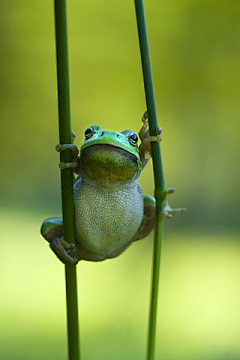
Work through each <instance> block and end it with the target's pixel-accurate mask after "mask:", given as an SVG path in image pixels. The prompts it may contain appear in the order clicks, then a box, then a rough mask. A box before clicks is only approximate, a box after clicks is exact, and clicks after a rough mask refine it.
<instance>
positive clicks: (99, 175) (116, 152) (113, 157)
mask: <svg viewBox="0 0 240 360" xmlns="http://www.w3.org/2000/svg"><path fill="white" fill-rule="evenodd" d="M138 161H139V160H138V158H137V156H136V155H134V154H132V153H130V152H128V151H127V150H124V149H122V148H120V147H117V146H115V145H114V146H113V145H109V144H95V145H91V146H88V147H86V148H84V149H83V150H82V152H81V157H80V169H81V173H82V174H85V175H87V177H89V178H91V179H92V180H94V181H97V182H103V181H106V182H125V181H128V180H131V179H132V178H137V177H138V176H139V172H140V171H139V164H138Z"/></svg>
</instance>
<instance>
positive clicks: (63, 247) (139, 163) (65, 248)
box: [41, 112, 186, 265]
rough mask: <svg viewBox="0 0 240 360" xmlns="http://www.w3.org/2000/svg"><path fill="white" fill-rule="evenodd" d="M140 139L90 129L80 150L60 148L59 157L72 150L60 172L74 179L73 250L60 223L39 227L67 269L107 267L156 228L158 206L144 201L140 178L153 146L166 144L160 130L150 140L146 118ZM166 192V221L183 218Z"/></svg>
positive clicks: (146, 197) (151, 200) (146, 198)
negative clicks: (91, 264) (98, 264)
mask: <svg viewBox="0 0 240 360" xmlns="http://www.w3.org/2000/svg"><path fill="white" fill-rule="evenodd" d="M142 121H143V125H142V127H141V129H140V131H139V133H138V135H139V138H140V140H141V143H140V145H138V136H137V134H136V133H135V132H134V131H132V130H124V131H122V132H114V131H106V130H103V129H102V128H101V127H100V126H98V125H91V126H90V127H88V128H87V129H86V131H85V140H84V142H83V144H82V146H81V148H80V155H79V151H78V148H77V147H76V145H75V144H74V138H75V134H74V133H73V132H72V138H71V144H63V145H57V146H56V150H57V151H58V152H61V151H64V150H66V149H71V150H72V154H73V155H72V158H73V159H72V162H70V163H60V165H59V166H60V168H61V171H64V169H66V168H69V167H72V168H73V171H74V174H75V175H76V181H75V183H74V185H73V197H74V213H75V244H74V243H69V242H68V241H66V239H64V236H63V220H62V218H49V219H46V220H44V222H43V223H42V226H41V234H42V236H43V237H44V238H45V239H46V240H47V241H48V242H49V243H50V248H51V249H52V250H53V252H54V253H55V255H56V256H57V257H58V258H59V259H60V260H61V261H62V262H63V263H65V264H67V263H68V264H71V265H76V264H77V263H78V262H79V261H81V260H85V261H94V262H98V261H103V260H107V259H112V258H115V257H117V256H119V255H120V254H122V253H123V252H124V251H125V250H126V249H127V248H128V247H129V246H130V245H131V244H132V243H133V242H135V241H138V240H140V239H143V238H145V237H147V236H148V235H149V234H150V232H151V231H152V229H153V228H154V223H155V210H156V201H155V199H154V198H153V197H151V196H149V195H143V193H142V189H141V186H140V183H139V181H138V178H139V176H140V174H141V171H142V170H143V169H144V168H145V166H146V165H147V163H148V161H149V160H150V159H151V157H152V152H151V142H160V141H161V140H162V137H161V132H162V129H161V128H160V127H157V128H156V135H154V136H150V134H149V126H148V113H147V112H145V113H144V115H143V117H142ZM173 192H174V189H168V190H166V194H165V195H166V198H165V204H164V211H163V216H164V217H165V218H170V217H172V215H173V214H176V213H184V212H185V211H186V209H185V208H178V209H172V208H171V207H170V205H169V203H168V196H169V195H170V194H172V193H173Z"/></svg>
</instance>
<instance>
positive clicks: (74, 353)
mask: <svg viewBox="0 0 240 360" xmlns="http://www.w3.org/2000/svg"><path fill="white" fill-rule="evenodd" d="M54 10H55V33H56V53H57V79H58V114H59V139H60V144H70V143H71V123H70V97H69V74H68V46H67V21H66V2H65V0H55V1H54ZM71 158H72V154H71V151H70V150H66V151H63V152H62V153H61V154H60V160H61V161H62V162H71ZM61 187H62V213H63V228H64V239H65V240H66V241H68V242H71V243H75V235H74V203H73V173H72V169H64V170H61ZM65 278H66V305H67V306H66V308H67V324H68V326H67V327H68V353H69V360H79V330H78V298H77V274H76V266H73V265H70V264H67V265H65Z"/></svg>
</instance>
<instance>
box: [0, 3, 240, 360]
mask: <svg viewBox="0 0 240 360" xmlns="http://www.w3.org/2000/svg"><path fill="white" fill-rule="evenodd" d="M145 10H146V18H147V25H148V35H149V44H150V52H151V60H152V70H153V77H154V87H155V97H156V104H157V113H158V122H159V125H160V126H162V128H163V133H162V136H163V141H162V143H161V150H162V157H163V165H164V174H165V182H166V185H167V186H168V187H175V188H176V193H175V194H174V195H172V199H171V204H172V206H177V207H178V206H184V207H187V208H188V213H187V214H185V215H179V216H176V217H175V218H174V219H172V220H169V221H166V222H165V226H164V246H163V252H162V264H161V281H160V296H159V309H158V326H157V345H156V359H158V360H163V359H164V360H181V359H183V360H188V359H189V360H193V359H194V360H195V359H196V360H200V359H201V360H203V359H204V360H236V359H239V358H240V341H239V336H240V282H239V275H240V261H239V260H240V256H239V255H240V244H239V235H240V232H239V130H240V126H239V116H240V101H239V99H240V46H239V41H240V22H239V18H240V3H239V1H237V0H229V1H224V0H213V1H207V0H195V1H193V0H170V1H169V0H162V1H153V0H146V1H145ZM53 19H54V14H53V3H52V2H51V1H50V2H49V1H41V2H39V1H36V0H32V1H26V0H22V1H18V2H17V1H13V0H3V1H1V12H0V28H1V56H0V67H1V97H0V102H1V132H0V139H1V141H0V146H1V177H0V184H1V186H0V192H1V195H0V204H1V207H0V212H1V216H0V222H1V226H0V236H1V241H0V289H1V290H0V293H1V295H0V312H1V316H0V359H1V360H10V359H11V360H23V359H24V360H30V359H31V360H32V359H34V360H40V359H51V360H53V359H58V360H63V359H66V358H67V346H66V321H65V289H64V268H63V266H62V264H61V263H60V262H59V261H58V260H57V259H56V258H55V257H54V255H53V254H52V253H51V251H50V250H49V248H48V244H47V243H46V242H45V241H44V240H43V238H41V236H40V234H39V228H40V226H41V222H42V221H43V219H44V218H47V217H50V216H61V199H60V177H59V169H58V162H59V157H58V155H57V153H56V152H55V150H54V146H55V145H56V144H57V143H58V118H57V97H56V68H55V48H54V22H53ZM68 35H69V63H70V85H71V115H72V129H73V130H74V131H75V133H76V135H77V138H76V144H77V145H78V146H80V145H81V143H82V142H83V134H84V130H85V129H86V128H87V127H88V126H90V125H92V124H98V125H100V126H101V127H102V128H103V129H109V130H114V131H122V130H124V129H128V128H131V129H132V130H134V131H136V132H137V131H138V130H139V129H140V126H141V115H142V113H143V112H144V111H145V109H146V106H145V97H144V89H143V80H142V72H141V63H140V53H139V46H138V36H137V27H136V19H135V11H134V2H133V1H127V0H122V1H115V0H112V1H105V0H102V1H96V0H93V1H86V0H85V1H76V0H72V1H68ZM140 182H141V184H142V187H143V191H144V193H148V194H150V195H151V194H153V178H152V165H151V163H150V164H149V165H148V166H147V168H146V169H145V170H144V172H143V173H142V175H141V179H140ZM151 257H152V236H149V237H148V238H146V239H144V240H143V241H140V242H138V243H136V244H133V245H132V246H131V247H130V248H129V249H128V250H127V251H126V252H125V253H124V254H123V255H121V256H120V257H119V258H117V259H114V260H109V261H105V262H102V263H88V262H82V263H80V264H79V265H78V282H79V306H80V332H81V346H82V359H87V360H96V359H97V360H108V359H115V360H120V359H121V360H122V359H125V360H127V359H129V360H130V359H131V360H141V359H142V360H143V359H145V353H146V337H147V318H148V304H149V292H150V275H151Z"/></svg>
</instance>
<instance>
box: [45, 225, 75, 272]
mask: <svg viewBox="0 0 240 360" xmlns="http://www.w3.org/2000/svg"><path fill="white" fill-rule="evenodd" d="M41 234H42V236H43V237H44V239H46V240H47V241H48V242H49V243H50V248H51V249H52V251H53V252H54V253H55V254H56V255H57V257H58V258H59V259H60V260H61V261H62V262H63V263H70V264H72V265H75V264H77V263H78V259H77V258H76V246H75V244H72V243H69V242H67V241H65V240H64V238H63V223H62V218H50V219H46V220H44V222H43V223H42V226H41Z"/></svg>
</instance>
